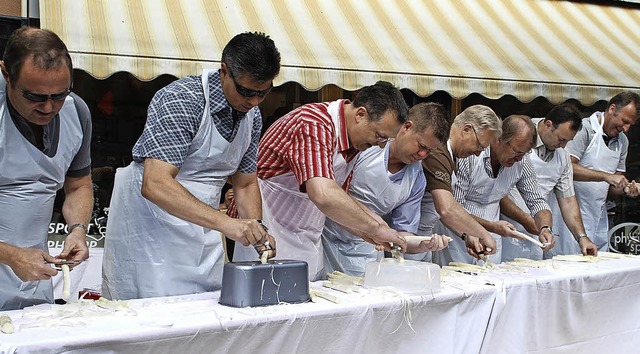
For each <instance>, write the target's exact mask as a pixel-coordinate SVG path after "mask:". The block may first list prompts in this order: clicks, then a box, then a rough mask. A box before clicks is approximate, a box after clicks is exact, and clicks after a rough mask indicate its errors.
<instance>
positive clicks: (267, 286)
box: [219, 260, 309, 307]
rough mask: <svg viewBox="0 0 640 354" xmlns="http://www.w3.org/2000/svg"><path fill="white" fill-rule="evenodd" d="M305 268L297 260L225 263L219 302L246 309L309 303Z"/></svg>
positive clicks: (307, 278)
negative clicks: (281, 303)
mask: <svg viewBox="0 0 640 354" xmlns="http://www.w3.org/2000/svg"><path fill="white" fill-rule="evenodd" d="M308 267H309V266H308V265H307V262H304V261H296V260H269V261H268V262H267V263H266V264H262V263H260V262H259V261H249V262H235V263H226V264H225V265H224V271H223V273H222V290H221V292H220V300H219V302H220V303H221V304H223V305H228V306H233V307H248V306H265V305H275V304H278V303H280V302H287V303H300V302H306V301H309V273H308V270H307V268H308Z"/></svg>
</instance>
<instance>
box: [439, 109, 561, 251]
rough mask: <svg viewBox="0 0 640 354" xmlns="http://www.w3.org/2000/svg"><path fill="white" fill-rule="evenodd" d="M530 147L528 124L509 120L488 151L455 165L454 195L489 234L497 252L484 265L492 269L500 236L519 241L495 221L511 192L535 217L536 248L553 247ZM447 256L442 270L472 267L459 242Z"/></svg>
mask: <svg viewBox="0 0 640 354" xmlns="http://www.w3.org/2000/svg"><path fill="white" fill-rule="evenodd" d="M535 141H536V129H535V127H534V125H533V123H532V122H531V118H529V117H528V116H522V115H512V116H509V117H507V118H505V119H504V120H503V122H502V135H501V136H500V138H498V140H497V141H495V142H493V143H492V144H491V145H490V146H489V148H488V149H487V150H485V151H483V152H482V153H481V154H480V155H479V156H475V155H472V156H469V157H467V158H465V159H460V160H458V163H457V167H458V172H457V173H456V177H457V180H456V182H455V184H454V186H453V195H454V196H455V197H456V200H457V201H458V202H459V203H460V204H461V205H462V206H463V207H464V208H465V209H466V210H467V211H468V212H469V214H471V215H472V216H473V217H474V219H476V221H478V222H479V223H480V225H482V226H483V227H484V228H485V229H487V230H488V231H489V232H491V233H492V236H493V237H494V239H495V240H496V246H497V249H496V253H495V254H492V255H490V256H489V260H491V261H493V262H495V263H500V262H501V261H502V238H501V236H506V237H519V236H518V234H516V233H515V232H514V231H516V230H515V227H514V226H513V225H511V223H508V222H506V221H502V220H500V199H502V198H503V197H505V196H506V195H507V194H508V193H509V191H510V190H511V188H513V187H514V186H515V187H517V188H518V191H520V193H521V194H522V195H523V197H524V200H525V203H526V204H527V207H529V209H530V210H531V212H532V214H533V215H535V217H534V219H535V222H536V227H537V229H538V230H539V232H538V236H539V238H540V242H542V243H547V246H546V247H545V248H546V249H551V248H552V247H553V246H554V244H555V237H554V236H553V234H552V233H551V230H550V227H551V225H552V222H553V220H552V218H551V211H550V208H549V204H547V202H546V201H545V198H544V196H543V195H542V193H541V192H540V186H539V185H538V181H537V177H536V174H535V169H534V167H533V164H532V163H531V160H530V159H529V156H528V154H529V152H530V151H531V148H532V147H533V145H534V144H535ZM447 250H448V251H449V252H448V255H449V258H448V259H447V258H446V257H443V259H442V261H443V263H445V264H446V263H448V262H449V261H457V262H465V263H476V262H477V260H476V259H474V258H473V257H472V256H470V255H469V254H468V252H467V249H466V245H465V244H464V242H463V241H462V240H461V239H460V238H454V239H453V242H450V243H449V247H448V248H447V249H445V251H447ZM442 253H443V254H446V253H447V252H442Z"/></svg>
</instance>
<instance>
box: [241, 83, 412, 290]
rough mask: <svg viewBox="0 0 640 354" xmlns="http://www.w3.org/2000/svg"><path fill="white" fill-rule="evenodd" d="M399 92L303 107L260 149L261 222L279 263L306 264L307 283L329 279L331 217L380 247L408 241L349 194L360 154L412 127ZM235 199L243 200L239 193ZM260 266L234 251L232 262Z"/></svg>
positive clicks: (373, 91)
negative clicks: (325, 239) (326, 254)
mask: <svg viewBox="0 0 640 354" xmlns="http://www.w3.org/2000/svg"><path fill="white" fill-rule="evenodd" d="M407 111H408V107H407V104H406V103H405V101H404V98H403V97H402V94H401V93H400V91H399V90H398V89H397V88H395V87H393V85H392V84H390V83H388V82H384V81H379V82H377V83H376V84H375V85H371V86H366V87H364V88H362V89H361V90H360V91H358V94H357V95H356V96H355V98H354V100H353V102H350V101H348V100H337V101H333V102H324V103H312V104H307V105H304V106H301V107H299V108H297V109H295V110H293V111H291V112H290V113H288V114H287V115H285V116H284V117H282V118H280V119H278V120H277V121H276V122H275V123H273V125H271V127H269V129H268V130H267V132H266V133H265V135H264V137H263V138H262V140H261V141H260V148H259V152H258V177H259V181H260V192H261V193H262V199H263V220H264V222H265V223H266V225H267V227H268V228H269V232H271V233H272V234H273V235H274V236H275V237H276V239H277V240H278V254H277V257H276V258H277V259H297V260H304V261H306V262H307V263H308V265H309V268H308V269H309V280H317V279H320V278H322V277H323V274H324V273H323V270H322V269H323V255H322V242H321V239H320V236H321V234H322V229H323V227H324V222H325V217H329V218H330V219H332V220H334V221H335V222H337V223H338V224H340V225H342V226H343V227H345V228H347V229H348V230H349V232H351V233H352V234H354V235H357V236H359V237H362V238H363V239H364V240H366V241H368V242H371V243H374V244H376V245H377V246H380V247H386V248H387V249H389V243H390V242H392V243H394V244H396V245H399V246H401V247H402V249H403V250H405V249H406V242H405V240H404V238H403V237H402V236H401V235H399V234H398V232H397V231H395V230H393V229H391V228H389V226H388V225H387V224H386V223H385V222H383V221H382V220H381V219H380V218H379V217H378V216H377V215H375V213H373V212H372V211H371V210H369V209H368V208H367V207H365V206H363V205H362V204H361V203H359V202H357V201H355V200H354V199H353V198H352V197H350V196H349V195H348V194H347V192H345V190H344V189H343V187H344V188H346V187H347V184H348V183H347V184H345V182H346V180H347V177H348V176H349V173H350V172H351V169H352V168H353V164H354V162H355V159H354V158H355V156H356V154H357V152H358V151H364V150H366V149H368V148H370V147H372V146H373V145H379V146H382V145H384V144H385V143H386V142H387V140H388V139H389V138H392V137H395V136H396V134H397V133H398V130H399V129H400V127H401V125H402V123H403V122H404V121H405V120H406V119H407ZM236 194H237V192H236ZM251 259H257V255H256V254H255V251H253V250H252V249H251V248H248V247H244V246H242V245H238V244H236V247H235V251H234V255H233V260H234V261H238V260H251Z"/></svg>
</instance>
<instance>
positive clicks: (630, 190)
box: [622, 181, 640, 198]
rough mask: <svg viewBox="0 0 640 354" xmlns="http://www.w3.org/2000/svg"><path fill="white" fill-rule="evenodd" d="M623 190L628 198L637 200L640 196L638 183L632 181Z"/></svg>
mask: <svg viewBox="0 0 640 354" xmlns="http://www.w3.org/2000/svg"><path fill="white" fill-rule="evenodd" d="M622 190H623V191H624V194H626V195H627V196H628V197H631V198H635V197H637V196H638V195H640V184H638V183H636V181H631V183H629V184H627V185H626V186H625V187H624V188H623V189H622Z"/></svg>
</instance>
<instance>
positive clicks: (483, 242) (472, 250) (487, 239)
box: [464, 235, 497, 259]
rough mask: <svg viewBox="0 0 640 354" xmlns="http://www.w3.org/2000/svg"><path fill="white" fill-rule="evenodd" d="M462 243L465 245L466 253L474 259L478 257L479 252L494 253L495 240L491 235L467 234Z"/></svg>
mask: <svg viewBox="0 0 640 354" xmlns="http://www.w3.org/2000/svg"><path fill="white" fill-rule="evenodd" d="M464 243H465V245H466V246H467V253H469V254H470V255H471V256H473V257H475V258H476V259H480V255H481V254H483V255H490V254H494V253H496V248H497V245H496V240H494V239H493V237H491V235H488V236H486V235H485V236H482V237H476V236H471V235H467V236H466V237H465V240H464Z"/></svg>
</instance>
